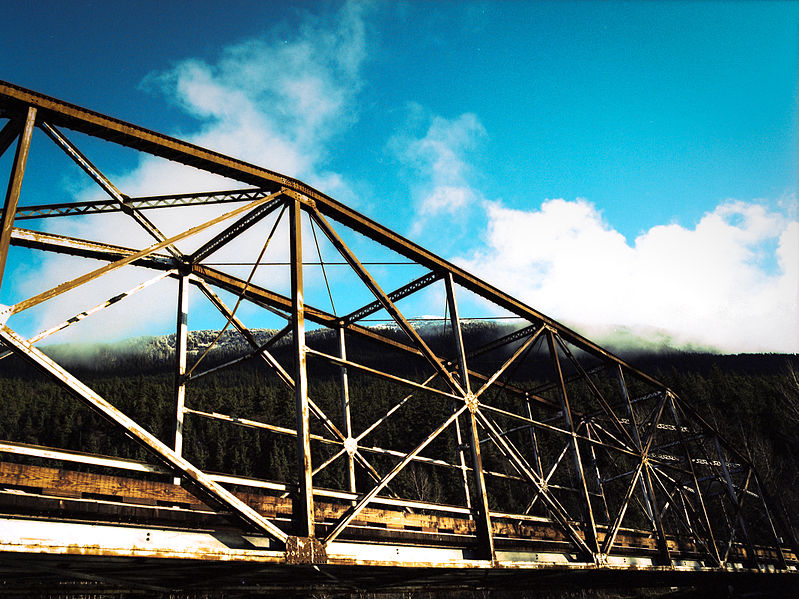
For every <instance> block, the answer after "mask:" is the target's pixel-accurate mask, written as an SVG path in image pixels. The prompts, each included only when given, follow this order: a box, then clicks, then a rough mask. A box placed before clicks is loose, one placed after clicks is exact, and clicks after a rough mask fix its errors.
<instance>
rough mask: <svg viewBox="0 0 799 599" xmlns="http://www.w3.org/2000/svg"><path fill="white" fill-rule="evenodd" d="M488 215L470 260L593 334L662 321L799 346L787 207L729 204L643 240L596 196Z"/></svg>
mask: <svg viewBox="0 0 799 599" xmlns="http://www.w3.org/2000/svg"><path fill="white" fill-rule="evenodd" d="M485 215H486V223H487V225H486V230H485V231H484V243H485V245H484V247H481V248H479V249H477V250H475V251H474V252H472V253H471V254H469V255H468V256H465V257H462V258H461V259H460V260H459V262H460V264H461V265H463V266H464V267H466V268H467V269H469V270H471V271H473V272H475V273H476V274H478V275H480V276H482V277H484V278H485V279H486V280H488V281H490V282H492V283H493V284H495V285H497V286H499V287H501V288H503V289H506V290H507V291H509V292H510V293H512V294H514V295H516V296H518V297H519V298H520V299H522V300H524V301H526V302H527V303H529V304H530V305H532V306H533V307H535V308H536V309H539V310H541V311H542V312H544V313H546V314H549V315H551V316H553V317H555V318H558V319H561V320H564V321H568V322H570V323H574V325H575V326H578V327H579V328H581V329H582V330H585V331H587V332H588V333H589V334H591V333H592V332H593V333H596V334H602V335H607V334H608V332H609V331H612V330H613V329H614V328H622V329H633V330H635V329H638V330H642V331H646V330H648V331H651V330H653V329H656V330H659V331H665V332H667V333H668V334H669V335H670V336H671V338H672V341H673V342H674V343H675V344H677V345H678V346H679V345H704V346H708V347H714V348H717V349H719V350H722V351H727V352H743V351H781V352H797V351H799V316H798V314H799V301H798V300H799V298H798V297H797V296H798V295H799V289H798V288H797V282H798V281H799V222H798V221H796V220H791V219H790V218H788V217H787V216H786V215H784V214H781V213H779V212H776V211H771V210H769V209H767V208H766V207H765V206H762V205H759V204H755V203H747V202H742V201H727V202H723V203H721V204H720V205H718V206H717V207H716V209H715V210H713V211H712V212H709V213H707V214H705V215H704V216H703V217H702V219H701V220H700V221H699V222H698V223H697V224H696V226H695V227H693V228H688V227H683V226H681V225H678V224H669V225H661V226H656V227H653V228H651V229H649V230H648V231H646V232H644V233H642V234H640V235H639V236H638V237H636V238H635V240H633V242H632V243H628V241H627V240H626V239H625V237H624V236H623V235H622V234H621V233H619V232H618V231H617V230H615V229H614V228H613V227H612V225H611V224H609V223H607V222H605V221H604V220H603V218H602V215H601V214H600V212H599V211H598V210H597V208H596V207H595V206H594V205H593V204H591V203H590V202H588V201H586V200H584V199H577V200H574V201H567V200H563V199H553V200H547V201H545V202H544V203H543V204H541V206H540V208H538V209H534V210H519V209H512V208H508V207H506V206H504V205H503V204H502V203H501V202H498V201H494V202H486V203H485ZM772 247H776V250H774V257H775V258H776V265H771V264H770V260H769V258H770V256H769V254H770V251H771V250H770V248H772Z"/></svg>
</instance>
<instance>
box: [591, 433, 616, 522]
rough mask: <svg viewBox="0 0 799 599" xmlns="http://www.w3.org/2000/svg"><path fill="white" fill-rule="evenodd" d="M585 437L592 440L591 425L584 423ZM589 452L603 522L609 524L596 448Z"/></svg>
mask: <svg viewBox="0 0 799 599" xmlns="http://www.w3.org/2000/svg"><path fill="white" fill-rule="evenodd" d="M585 436H586V437H588V438H589V439H592V436H591V425H590V424H589V423H588V422H586V423H585ZM590 452H591V466H592V468H593V469H594V478H595V479H596V487H597V491H598V492H599V495H600V497H602V509H603V510H604V512H605V522H606V523H609V522H610V512H609V511H608V500H607V497H605V485H604V483H603V482H602V475H601V474H600V472H599V463H598V462H597V458H596V448H595V447H594V446H593V445H591V446H590Z"/></svg>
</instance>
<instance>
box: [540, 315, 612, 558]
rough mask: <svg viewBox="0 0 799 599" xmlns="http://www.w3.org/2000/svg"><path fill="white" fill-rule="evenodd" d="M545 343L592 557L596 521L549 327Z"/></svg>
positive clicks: (595, 552) (595, 541) (556, 347)
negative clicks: (553, 372) (567, 432)
mask: <svg viewBox="0 0 799 599" xmlns="http://www.w3.org/2000/svg"><path fill="white" fill-rule="evenodd" d="M547 345H548V346H549V356H550V358H551V359H552V367H553V369H554V371H555V378H556V382H557V389H558V395H559V396H560V402H561V406H562V408H563V418H564V419H565V420H566V427H567V429H568V430H569V432H570V433H571V447H572V459H573V461H574V470H575V478H576V480H575V485H576V486H577V488H578V492H579V495H580V497H581V498H582V500H583V501H582V503H583V514H582V515H583V530H584V533H585V542H586V544H587V545H588V547H589V548H590V549H591V551H592V552H593V555H592V556H591V557H592V558H595V557H596V555H597V554H598V553H599V542H598V540H597V536H596V522H595V521H594V508H593V506H592V505H591V496H590V495H589V493H588V484H587V483H586V480H585V469H584V468H583V461H582V458H581V457H580V446H579V445H578V443H577V430H576V428H575V426H574V420H573V419H572V413H571V406H569V396H568V394H567V393H566V381H565V379H564V378H563V369H562V368H561V366H560V359H558V345H557V342H556V340H555V333H554V332H553V331H552V330H551V329H550V330H548V331H547Z"/></svg>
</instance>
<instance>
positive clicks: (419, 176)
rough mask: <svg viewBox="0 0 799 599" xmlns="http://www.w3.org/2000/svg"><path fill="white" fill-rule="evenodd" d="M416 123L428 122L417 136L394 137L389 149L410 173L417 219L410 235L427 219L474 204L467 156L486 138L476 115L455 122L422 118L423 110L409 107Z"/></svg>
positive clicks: (419, 230) (474, 192)
mask: <svg viewBox="0 0 799 599" xmlns="http://www.w3.org/2000/svg"><path fill="white" fill-rule="evenodd" d="M411 109H412V112H414V113H416V114H415V115H414V116H415V117H416V119H418V120H425V121H428V122H429V126H428V128H427V130H426V131H425V133H424V135H423V136H421V137H413V136H412V135H409V134H407V133H406V134H400V135H397V136H395V137H394V138H393V139H392V140H391V141H390V142H389V147H390V148H391V149H392V150H393V151H394V153H395V154H396V155H397V157H398V158H399V159H400V160H401V161H402V162H404V163H405V164H407V165H409V166H410V167H412V168H413V170H414V175H415V181H416V183H415V184H414V185H413V186H412V193H413V195H414V198H415V201H416V205H417V213H418V217H419V218H418V219H417V221H416V223H415V224H414V227H413V234H418V233H420V232H421V230H422V229H424V227H425V225H426V223H427V219H429V218H430V217H433V216H438V215H441V214H447V215H457V214H463V211H464V210H465V209H467V208H470V207H471V206H473V205H475V204H476V203H477V202H478V201H479V200H480V195H479V194H478V193H477V192H476V191H475V189H474V188H473V187H472V185H471V184H470V179H471V176H472V172H471V166H470V163H469V160H468V155H469V153H470V151H472V150H473V149H474V148H475V147H476V145H477V143H478V142H479V141H480V140H481V139H482V138H484V137H485V136H486V131H485V129H484V128H483V125H482V124H481V123H480V121H479V120H478V118H477V116H476V115H474V114H471V113H465V114H462V115H460V116H458V117H457V118H455V119H445V118H443V117H440V116H433V117H430V118H427V119H425V118H424V115H421V114H419V113H422V112H423V110H422V109H421V108H419V107H418V106H412V107H411Z"/></svg>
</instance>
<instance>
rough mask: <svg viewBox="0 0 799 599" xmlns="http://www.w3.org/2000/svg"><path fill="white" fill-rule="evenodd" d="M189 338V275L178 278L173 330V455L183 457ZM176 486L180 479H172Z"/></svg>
mask: <svg viewBox="0 0 799 599" xmlns="http://www.w3.org/2000/svg"><path fill="white" fill-rule="evenodd" d="M188 338H189V275H187V274H181V275H180V277H178V310H177V325H176V330H175V454H176V455H178V456H182V455H183V418H184V416H185V411H184V408H185V404H186V378H185V376H186V346H187V345H188ZM174 482H175V484H176V485H179V484H180V478H178V477H176V478H175V479H174Z"/></svg>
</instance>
